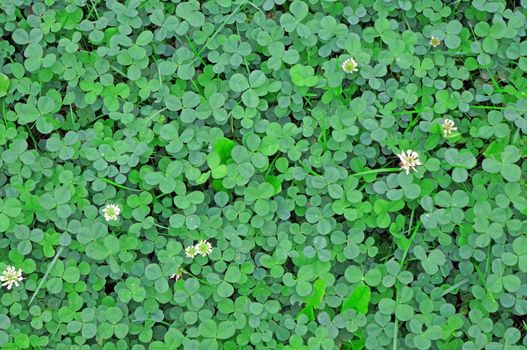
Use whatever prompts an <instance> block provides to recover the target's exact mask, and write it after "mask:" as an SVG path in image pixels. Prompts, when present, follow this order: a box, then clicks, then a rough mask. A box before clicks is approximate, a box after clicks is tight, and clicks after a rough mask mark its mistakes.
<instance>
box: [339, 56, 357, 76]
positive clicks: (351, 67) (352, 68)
mask: <svg viewBox="0 0 527 350" xmlns="http://www.w3.org/2000/svg"><path fill="white" fill-rule="evenodd" d="M341 67H342V70H343V71H344V72H346V73H353V72H356V71H358V69H357V67H358V65H357V62H356V61H355V60H354V59H353V58H348V59H347V60H345V61H344V62H342V65H341Z"/></svg>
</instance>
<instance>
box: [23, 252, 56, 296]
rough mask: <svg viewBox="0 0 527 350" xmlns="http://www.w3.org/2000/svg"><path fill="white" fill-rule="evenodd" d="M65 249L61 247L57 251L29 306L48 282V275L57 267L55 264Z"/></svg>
mask: <svg viewBox="0 0 527 350" xmlns="http://www.w3.org/2000/svg"><path fill="white" fill-rule="evenodd" d="M63 249H64V247H62V246H61V247H60V248H59V249H58V250H57V253H56V254H55V257H54V258H53V260H52V261H51V264H49V266H48V269H47V270H46V273H45V274H44V277H42V279H41V280H40V283H39V284H38V287H37V289H35V292H34V293H33V296H32V297H31V299H30V300H29V304H28V305H31V303H32V302H33V300H34V299H35V297H36V296H37V293H38V292H39V291H40V288H42V286H43V285H44V282H46V280H47V278H48V275H49V273H50V272H51V269H52V268H53V266H55V264H56V263H57V260H59V256H60V254H61V253H62V250H63Z"/></svg>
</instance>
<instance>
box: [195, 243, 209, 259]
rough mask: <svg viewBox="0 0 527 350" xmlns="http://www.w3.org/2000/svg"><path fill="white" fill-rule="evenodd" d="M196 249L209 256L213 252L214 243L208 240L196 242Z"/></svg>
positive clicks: (199, 252) (200, 253)
mask: <svg viewBox="0 0 527 350" xmlns="http://www.w3.org/2000/svg"><path fill="white" fill-rule="evenodd" d="M196 251H197V252H198V254H199V255H201V256H207V255H209V254H210V253H212V244H210V243H209V242H207V241H206V240H202V241H200V242H199V243H198V244H196Z"/></svg>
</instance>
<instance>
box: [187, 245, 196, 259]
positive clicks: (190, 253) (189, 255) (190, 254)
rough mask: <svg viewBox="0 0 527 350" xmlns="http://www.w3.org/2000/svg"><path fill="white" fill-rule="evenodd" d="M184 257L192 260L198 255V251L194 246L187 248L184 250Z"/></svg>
mask: <svg viewBox="0 0 527 350" xmlns="http://www.w3.org/2000/svg"><path fill="white" fill-rule="evenodd" d="M185 255H186V256H187V258H194V257H195V256H196V255H198V251H197V249H196V246H193V245H191V246H188V247H186V248H185Z"/></svg>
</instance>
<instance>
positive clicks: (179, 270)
mask: <svg viewBox="0 0 527 350" xmlns="http://www.w3.org/2000/svg"><path fill="white" fill-rule="evenodd" d="M183 273H185V270H183V268H182V267H180V268H179V269H178V270H177V271H176V273H174V274H172V275H171V276H170V278H175V279H176V281H178V280H180V279H181V278H182V277H183Z"/></svg>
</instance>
